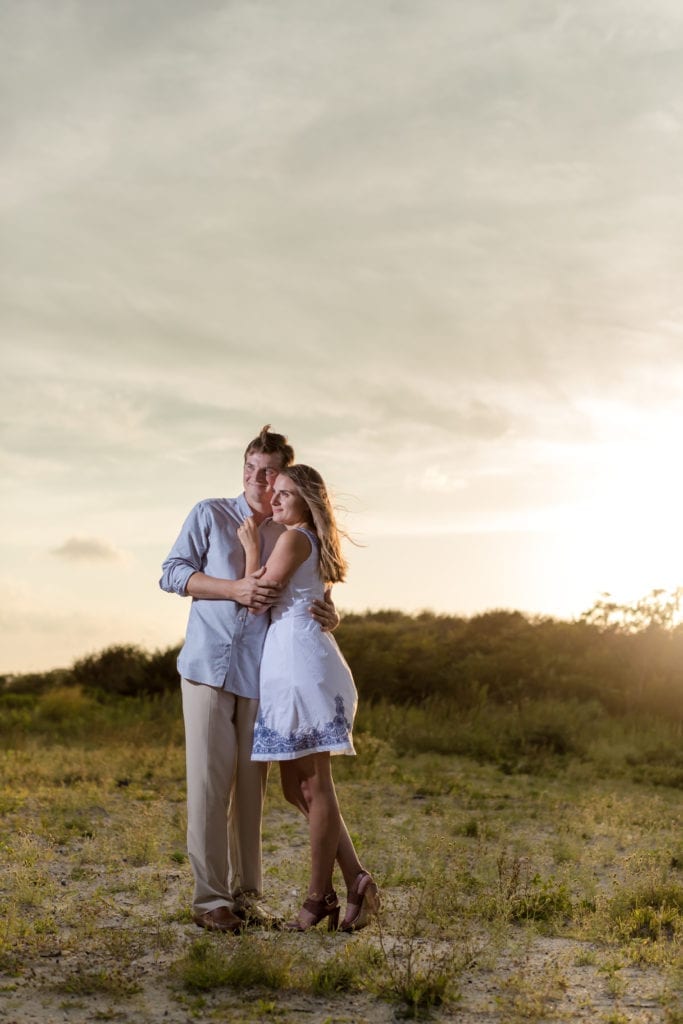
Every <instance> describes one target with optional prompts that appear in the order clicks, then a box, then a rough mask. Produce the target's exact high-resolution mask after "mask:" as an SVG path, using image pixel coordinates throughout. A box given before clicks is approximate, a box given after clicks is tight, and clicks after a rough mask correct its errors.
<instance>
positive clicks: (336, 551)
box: [282, 462, 348, 583]
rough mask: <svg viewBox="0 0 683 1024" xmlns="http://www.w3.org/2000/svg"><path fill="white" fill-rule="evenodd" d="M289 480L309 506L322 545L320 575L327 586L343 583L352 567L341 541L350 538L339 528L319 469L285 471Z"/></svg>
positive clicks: (298, 464) (298, 467)
mask: <svg viewBox="0 0 683 1024" xmlns="http://www.w3.org/2000/svg"><path fill="white" fill-rule="evenodd" d="M282 475H283V476H286V477H289V479H290V480H291V481H292V483H293V484H294V485H295V486H296V488H297V489H298V491H299V493H300V495H301V497H302V498H303V499H304V501H305V502H306V504H307V506H308V511H309V513H310V517H311V520H312V523H313V529H314V530H315V533H316V535H317V537H318V540H319V541H320V562H319V564H320V575H321V576H322V578H323V582H325V583H342V582H343V581H344V580H345V579H346V570H347V569H348V565H347V562H346V559H345V558H344V556H343V555H342V550H341V538H342V537H343V536H346V535H345V534H344V532H343V531H342V530H340V529H339V527H338V526H337V522H336V520H335V517H334V510H333V508H332V503H331V501H330V498H329V495H328V493H327V488H326V487H325V481H324V480H323V478H322V477H321V475H320V473H319V472H318V471H317V469H313V468H312V467H311V466H304V465H303V463H300V462H299V463H296V464H295V465H294V466H288V467H287V468H286V469H283V470H282Z"/></svg>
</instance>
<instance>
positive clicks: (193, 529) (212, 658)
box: [159, 494, 283, 697]
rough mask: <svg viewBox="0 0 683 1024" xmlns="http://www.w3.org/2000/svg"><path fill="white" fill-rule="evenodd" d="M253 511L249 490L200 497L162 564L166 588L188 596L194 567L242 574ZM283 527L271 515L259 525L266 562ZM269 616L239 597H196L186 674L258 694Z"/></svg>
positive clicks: (227, 575) (184, 658) (181, 661)
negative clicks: (240, 531)
mask: <svg viewBox="0 0 683 1024" xmlns="http://www.w3.org/2000/svg"><path fill="white" fill-rule="evenodd" d="M249 515H251V509H250V508H249V505H248V503H247V499H246V498H245V496H244V494H240V496H239V497H238V498H209V499H208V500H206V501H200V502H198V503H197V504H196V505H195V506H194V508H193V509H192V511H191V512H190V514H189V516H188V517H187V519H186V520H185V522H184V523H183V527H182V529H181V531H180V534H179V536H178V539H177V540H176V542H175V544H174V545H173V547H172V548H171V551H170V553H169V555H168V558H167V559H166V560H165V562H164V564H163V566H162V575H161V579H160V580H159V586H160V587H161V589H162V590H166V591H168V592H169V593H172V594H180V596H181V597H186V596H187V590H186V588H187V581H188V580H189V578H190V576H191V575H192V574H193V573H195V572H203V573H206V575H207V576H217V577H219V578H220V579H226V580H239V579H242V577H243V576H244V572H245V557H244V548H243V547H242V545H241V543H240V540H239V538H238V536H237V528H238V526H239V525H240V523H241V522H242V520H243V519H244V518H245V517H246V516H249ZM282 529H283V528H282V527H281V526H278V525H277V524H276V523H274V522H273V521H272V520H271V519H266V520H265V522H263V523H262V524H261V526H260V527H259V534H260V536H261V565H263V564H264V563H265V562H266V561H267V559H268V556H269V555H270V553H271V551H272V550H273V547H274V545H275V541H276V540H277V538H278V537H279V535H280V533H281V532H282ZM269 618H270V616H269V615H268V614H265V615H250V614H249V612H248V611H247V609H246V608H245V607H244V605H241V604H238V603H237V602H236V601H221V600H215V599H207V598H198V597H193V598H192V606H191V608H190V617H189V619H188V623H187V632H186V634H185V643H184V644H183V647H182V649H181V651H180V655H179V657H178V671H179V672H180V674H181V676H183V677H184V678H185V679H192V680H194V681H195V682H197V683H208V685H209V686H216V687H223V688H224V689H226V690H230V692H231V693H236V694H238V695H239V696H241V697H258V695H259V665H260V662H261V651H262V649H263V641H264V639H265V635H266V630H267V628H268V622H269Z"/></svg>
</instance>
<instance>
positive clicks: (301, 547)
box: [276, 526, 316, 558]
mask: <svg viewBox="0 0 683 1024" xmlns="http://www.w3.org/2000/svg"><path fill="white" fill-rule="evenodd" d="M315 539H316V536H315V534H314V533H312V532H311V531H309V530H304V529H301V528H300V527H298V526H296V527H294V528H293V529H291V530H285V531H284V533H281V534H280V536H279V537H278V539H277V544H276V547H278V548H280V550H281V551H288V552H291V553H292V554H294V555H298V556H299V557H300V558H307V557H308V555H309V554H310V552H311V551H312V549H313V541H314V540H315Z"/></svg>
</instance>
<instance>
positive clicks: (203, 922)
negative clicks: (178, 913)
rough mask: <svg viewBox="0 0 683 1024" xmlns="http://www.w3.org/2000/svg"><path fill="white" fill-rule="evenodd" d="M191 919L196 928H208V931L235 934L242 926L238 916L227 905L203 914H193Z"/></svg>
mask: <svg viewBox="0 0 683 1024" xmlns="http://www.w3.org/2000/svg"><path fill="white" fill-rule="evenodd" d="M192 920H193V921H194V923H195V924H196V925H197V927H198V928H208V930H209V931H210V932H233V934H236V933H237V932H239V931H241V930H242V928H243V927H244V924H243V922H242V921H240V919H239V917H236V916H235V914H233V912H232V910H230V908H229V907H216V909H215V910H207V911H206V913H204V914H193V915H192Z"/></svg>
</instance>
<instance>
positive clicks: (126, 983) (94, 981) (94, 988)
mask: <svg viewBox="0 0 683 1024" xmlns="http://www.w3.org/2000/svg"><path fill="white" fill-rule="evenodd" d="M54 987H55V991H57V992H61V993H63V994H64V995H69V996H98V995H106V996H111V997H116V998H128V997H129V996H133V995H135V994H136V993H137V992H140V991H141V989H142V986H141V985H140V984H139V983H138V982H137V981H135V980H134V979H131V978H126V977H124V976H123V974H122V973H121V971H119V970H116V969H115V968H114V969H113V970H112V969H111V968H110V967H100V968H98V969H96V970H90V971H89V970H76V971H73V972H72V973H70V974H68V975H66V977H64V978H63V979H62V980H61V981H59V982H57V984H56V985H55V986H54Z"/></svg>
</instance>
